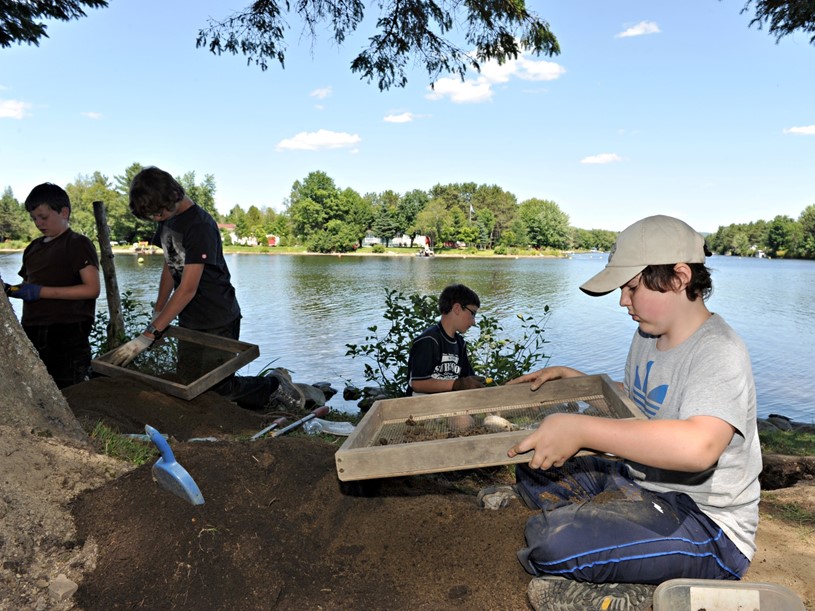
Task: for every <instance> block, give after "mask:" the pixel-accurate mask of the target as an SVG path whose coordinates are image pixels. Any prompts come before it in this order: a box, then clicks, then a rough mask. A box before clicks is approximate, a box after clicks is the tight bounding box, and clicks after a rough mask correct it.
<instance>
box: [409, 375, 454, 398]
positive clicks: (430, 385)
mask: <svg viewBox="0 0 815 611" xmlns="http://www.w3.org/2000/svg"><path fill="white" fill-rule="evenodd" d="M455 383H456V381H455V380H434V379H432V378H428V379H426V380H411V382H410V386H411V388H413V390H414V391H415V392H420V393H424V394H431V393H435V392H447V391H450V390H453V384H455Z"/></svg>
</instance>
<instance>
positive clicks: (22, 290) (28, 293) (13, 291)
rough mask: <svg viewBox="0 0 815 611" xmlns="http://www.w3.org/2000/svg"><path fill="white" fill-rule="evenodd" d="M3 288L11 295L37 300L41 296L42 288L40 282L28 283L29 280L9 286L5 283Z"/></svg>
mask: <svg viewBox="0 0 815 611" xmlns="http://www.w3.org/2000/svg"><path fill="white" fill-rule="evenodd" d="M3 288H4V289H5V290H6V295H8V296H9V297H15V298H17V299H22V300H23V301H37V300H38V299H39V298H40V291H41V290H42V287H41V286H40V285H39V284H28V283H27V282H23V283H22V284H17V285H15V286H9V285H8V284H5V283H4V284H3Z"/></svg>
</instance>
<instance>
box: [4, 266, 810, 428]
mask: <svg viewBox="0 0 815 611" xmlns="http://www.w3.org/2000/svg"><path fill="white" fill-rule="evenodd" d="M21 259H22V254H21V253H0V274H2V277H3V279H4V280H5V281H6V282H11V283H16V282H18V281H19V278H18V276H17V271H18V270H19V267H20V261H21ZM227 262H228V264H229V267H230V271H231V272H232V277H233V282H234V284H235V287H236V289H237V292H238V299H239V301H240V304H241V308H242V310H243V317H244V318H243V322H242V327H241V339H242V340H244V341H247V342H251V343H254V344H258V345H259V346H260V353H261V356H260V358H258V359H257V360H256V361H255V362H253V363H251V364H250V365H248V366H247V367H246V368H245V369H244V370H242V371H241V373H243V374H246V375H251V374H254V373H257V372H258V371H260V370H261V369H263V368H264V367H265V366H266V365H267V364H269V363H271V362H273V363H274V366H281V367H285V368H287V369H289V370H291V371H292V372H293V377H294V379H295V381H298V382H307V383H313V382H319V381H327V382H330V383H331V384H332V385H333V386H334V388H336V389H337V390H338V391H340V392H339V393H338V394H337V395H336V396H335V397H334V398H333V399H332V400H331V401H330V405H331V406H332V407H333V408H335V409H342V410H346V411H351V412H355V411H356V409H357V408H356V405H355V403H353V402H346V401H343V400H342V398H341V393H342V388H343V387H344V386H345V384H346V383H352V384H354V385H356V386H360V387H361V386H364V385H366V381H365V379H364V377H363V373H362V372H363V363H362V362H361V361H360V360H359V359H352V358H350V357H347V356H345V352H346V347H345V345H346V344H348V343H361V342H362V341H363V340H364V338H365V335H366V334H367V328H368V327H369V326H371V325H374V324H377V325H380V328H384V327H383V326H382V325H384V324H385V322H386V321H385V320H384V318H383V317H382V314H383V310H384V307H385V289H386V288H390V289H397V290H399V291H402V292H404V293H406V294H408V293H413V292H417V293H425V294H438V293H439V292H441V290H442V289H443V288H444V287H445V286H446V285H447V284H450V283H453V282H461V283H464V284H466V285H468V286H470V287H471V288H473V289H474V290H475V291H476V292H477V293H478V294H479V296H480V297H481V302H482V307H481V310H482V311H483V312H484V313H486V314H489V315H490V316H497V317H498V318H499V319H500V320H501V322H502V324H503V326H504V329H505V330H506V332H507V334H508V336H510V337H519V336H520V328H519V324H520V323H519V321H518V319H517V317H516V314H519V313H520V314H524V315H525V316H529V315H538V314H541V313H542V312H543V306H544V305H549V306H550V308H551V315H550V317H549V318H548V320H547V322H546V332H545V337H546V339H547V341H548V342H549V343H548V344H546V346H545V348H544V351H545V353H546V355H547V356H549V357H550V361H549V362H550V364H553V365H554V364H558V365H569V366H573V367H575V368H577V369H580V370H581V371H585V372H586V373H607V374H609V375H610V376H611V377H612V378H613V379H616V380H620V379H622V375H623V369H624V366H625V358H626V354H627V352H628V345H629V342H630V340H631V336H632V334H633V333H634V331H635V329H636V323H634V322H633V321H632V320H631V319H630V318H629V317H628V316H627V314H626V312H625V310H624V309H623V308H621V307H619V305H618V299H619V291H615V292H614V293H612V294H611V295H607V296H605V297H597V298H592V297H588V296H586V295H584V294H583V293H582V292H581V291H580V290H579V289H578V286H579V285H580V284H581V283H582V282H583V281H585V280H587V279H588V278H589V277H591V276H592V275H593V274H594V273H596V272H598V271H600V270H601V269H602V268H603V266H604V265H605V262H606V255H602V254H600V255H598V254H593V255H576V256H574V257H573V258H571V259H548V258H519V259H514V258H497V259H481V258H445V257H437V258H434V259H424V258H419V257H413V256H409V257H349V256H344V257H340V256H305V255H227ZM161 265H162V258H161V256H160V255H152V256H145V257H144V261H143V263H139V262H138V260H137V258H136V257H135V256H130V255H118V256H117V257H116V266H117V274H118V282H119V288H120V290H122V291H125V290H130V291H132V292H133V293H134V296H136V298H138V299H141V300H144V301H145V302H146V303H149V301H150V300H152V299H155V296H156V291H157V287H158V279H159V273H160V271H161ZM708 265H709V266H710V267H711V268H712V270H713V286H714V291H713V295H712V296H711V298H710V299H709V301H708V305H709V308H710V309H711V310H712V311H714V312H716V313H718V314H721V315H722V316H723V317H724V318H725V320H727V322H728V323H729V324H730V325H731V326H733V327H734V328H735V329H736V331H738V332H739V334H740V335H741V336H742V338H743V339H744V340H745V342H746V344H747V346H748V348H749V350H750V355H751V357H752V362H753V371H754V375H755V379H756V386H757V392H758V412H759V416H767V415H769V414H770V413H779V414H784V415H787V416H789V417H791V418H793V419H794V420H797V421H801V422H813V421H815V398H814V397H813V391H814V390H815V382H813V376H812V374H813V373H814V372H815V261H783V260H768V259H754V258H737V257H712V258H710V259H709V260H708ZM102 292H103V295H104V289H103V291H102ZM11 301H12V303H13V304H14V307H15V310H16V311H17V312H18V314H19V313H20V311H21V308H20V302H19V301H18V300H11ZM99 307H100V308H103V307H105V303H104V299H102V300H100V303H99ZM475 332H477V329H475V328H474V329H473V330H471V331H470V332H469V334H472V333H475Z"/></svg>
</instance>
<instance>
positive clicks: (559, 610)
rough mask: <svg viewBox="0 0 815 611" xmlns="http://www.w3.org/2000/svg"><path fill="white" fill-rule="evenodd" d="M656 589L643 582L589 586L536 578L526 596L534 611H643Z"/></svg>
mask: <svg viewBox="0 0 815 611" xmlns="http://www.w3.org/2000/svg"><path fill="white" fill-rule="evenodd" d="M654 590H656V586H652V585H648V584H644V583H589V582H586V581H574V580H572V579H564V578H563V577H555V576H548V575H547V576H545V577H538V578H537V579H533V580H532V581H530V582H529V587H528V588H527V590H526V595H527V597H528V598H529V602H530V603H531V604H532V607H533V608H534V609H535V611H647V610H648V609H651V605H652V604H653V598H654Z"/></svg>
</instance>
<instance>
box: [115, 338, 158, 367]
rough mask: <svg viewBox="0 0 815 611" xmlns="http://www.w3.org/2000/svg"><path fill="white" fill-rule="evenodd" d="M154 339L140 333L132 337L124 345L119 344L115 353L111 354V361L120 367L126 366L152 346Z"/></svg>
mask: <svg viewBox="0 0 815 611" xmlns="http://www.w3.org/2000/svg"><path fill="white" fill-rule="evenodd" d="M153 341H154V340H152V339H150V338H149V337H147V336H146V335H144V334H142V335H138V336H136V337H135V338H133V339H131V340H130V341H129V342H127V343H126V344H124V345H123V346H119V347H118V348H116V350H114V351H113V353H112V354H111V355H110V359H109V361H110V363H112V364H113V365H119V366H120V367H124V366H125V365H127V364H128V363H130V362H131V361H132V360H133V359H135V358H136V357H137V356H139V355H140V354H141V353H142V352H144V351H145V350H147V349H148V348H149V347H150V346H152V345H153Z"/></svg>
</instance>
